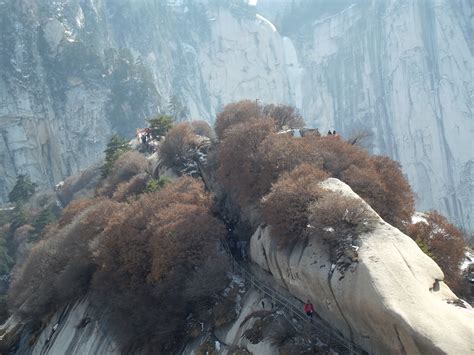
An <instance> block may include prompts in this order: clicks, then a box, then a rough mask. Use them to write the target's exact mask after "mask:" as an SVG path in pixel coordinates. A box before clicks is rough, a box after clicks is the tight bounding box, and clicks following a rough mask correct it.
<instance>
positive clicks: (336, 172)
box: [315, 137, 414, 229]
mask: <svg viewBox="0 0 474 355" xmlns="http://www.w3.org/2000/svg"><path fill="white" fill-rule="evenodd" d="M315 146H316V147H315V149H317V151H318V153H319V154H320V155H321V156H322V159H323V161H324V162H323V169H324V170H325V171H327V172H328V173H329V174H331V176H333V177H336V178H338V179H341V180H342V181H344V182H345V183H347V184H348V185H349V186H350V187H351V188H352V189H353V190H354V191H355V192H356V193H357V194H359V195H360V197H362V198H363V199H364V200H365V201H366V202H368V203H369V204H370V205H371V206H372V208H373V209H374V210H375V211H376V212H377V213H379V215H380V216H381V217H382V218H383V219H384V220H386V221H387V222H388V223H390V224H392V225H394V226H395V227H397V228H400V229H403V228H404V226H405V224H406V222H407V221H409V220H410V218H411V215H412V214H413V211H414V197H413V192H412V191H411V188H410V185H409V184H408V182H407V181H406V180H405V178H404V177H403V174H402V172H401V170H400V165H399V164H398V163H396V162H394V161H393V160H392V159H390V158H388V157H382V156H374V157H370V156H369V154H368V153H367V152H366V151H365V150H362V149H361V148H359V147H357V146H354V145H350V144H348V143H347V142H345V141H343V140H342V139H340V138H339V137H322V138H319V139H317V140H316V143H315Z"/></svg>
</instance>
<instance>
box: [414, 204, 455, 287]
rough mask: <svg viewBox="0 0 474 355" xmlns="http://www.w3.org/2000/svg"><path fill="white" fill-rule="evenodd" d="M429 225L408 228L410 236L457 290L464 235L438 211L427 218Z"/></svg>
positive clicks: (447, 281)
mask: <svg viewBox="0 0 474 355" xmlns="http://www.w3.org/2000/svg"><path fill="white" fill-rule="evenodd" d="M426 221H427V223H424V222H418V223H416V224H412V225H410V226H409V227H408V235H409V236H410V237H411V238H412V239H413V240H415V241H416V242H417V243H418V244H419V245H422V246H424V248H427V249H426V250H423V251H424V252H425V253H427V254H428V255H429V256H431V257H432V258H433V260H434V261H436V263H437V264H438V265H439V267H440V268H441V270H443V272H444V276H445V281H446V283H447V284H448V285H449V286H450V287H452V288H453V289H455V290H457V288H458V286H459V281H460V276H461V271H460V269H459V266H460V263H461V261H462V259H463V257H464V239H463V236H462V233H461V232H460V231H459V229H457V228H456V227H455V226H453V225H452V224H450V223H449V222H448V220H447V219H446V218H445V217H444V216H442V215H441V214H439V213H438V212H436V211H431V212H429V213H428V214H427V216H426Z"/></svg>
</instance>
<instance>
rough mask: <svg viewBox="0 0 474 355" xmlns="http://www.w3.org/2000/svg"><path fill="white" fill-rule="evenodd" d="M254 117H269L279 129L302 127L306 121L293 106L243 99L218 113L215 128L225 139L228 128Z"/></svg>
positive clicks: (217, 133)
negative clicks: (264, 103) (265, 103)
mask: <svg viewBox="0 0 474 355" xmlns="http://www.w3.org/2000/svg"><path fill="white" fill-rule="evenodd" d="M254 118H267V119H270V120H272V121H273V122H274V124H275V129H276V130H277V131H279V130H281V129H288V128H301V127H304V125H305V123H304V120H303V117H301V115H300V113H299V112H298V111H297V110H296V109H295V108H294V107H292V106H286V105H274V104H269V105H265V106H262V105H259V104H258V102H257V101H253V100H242V101H238V102H235V103H231V104H228V105H226V106H225V107H224V109H223V110H222V111H221V112H219V113H218V114H217V117H216V123H215V125H214V130H215V132H216V135H217V138H218V139H219V140H222V139H224V137H225V134H226V133H225V132H226V130H227V129H228V128H229V127H231V126H234V125H238V124H240V123H244V122H247V121H249V120H250V119H254Z"/></svg>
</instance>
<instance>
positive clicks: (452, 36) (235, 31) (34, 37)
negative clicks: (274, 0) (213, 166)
mask: <svg viewBox="0 0 474 355" xmlns="http://www.w3.org/2000/svg"><path fill="white" fill-rule="evenodd" d="M297 3H298V2H297ZM315 3H316V2H315ZM337 3H338V5H337V8H336V9H333V11H332V12H330V13H328V14H325V13H324V12H323V13H320V14H319V15H317V16H314V18H310V20H309V21H308V20H305V21H303V19H301V21H300V20H299V19H296V20H295V21H294V23H295V24H300V23H301V26H299V27H298V29H297V30H296V31H290V32H288V31H284V30H280V29H279V28H278V26H279V22H277V21H276V22H275V24H272V23H271V22H270V21H268V20H267V19H266V18H265V17H264V16H266V14H267V12H268V13H269V16H270V18H271V16H272V15H274V14H275V12H276V11H277V10H278V11H280V12H281V11H283V12H285V11H290V10H291V9H290V8H288V9H286V8H285V7H283V6H282V5H281V4H279V5H278V6H277V5H275V6H277V10H275V11H271V9H272V8H271V6H272V5H271V2H269V4H266V6H265V7H263V8H262V11H263V12H262V13H261V14H260V13H257V12H258V11H260V10H259V7H258V6H257V7H255V6H249V5H248V4H247V3H246V2H244V1H242V2H239V1H229V2H228V3H224V2H214V1H207V0H200V1H171V0H170V1H152V0H143V1H133V0H129V1H111V0H86V1H82V0H81V1H80V0H73V1H65V0H58V1H54V2H53V1H51V2H39V3H35V2H30V1H14V2H12V1H5V0H0V30H1V31H0V48H1V51H0V64H1V65H0V131H1V137H0V156H1V157H2V160H1V161H0V172H1V174H0V199H2V200H5V199H6V196H7V194H8V191H10V189H11V187H12V186H13V184H14V181H15V177H16V175H17V174H19V173H28V174H29V175H30V176H31V178H32V179H33V180H34V181H36V182H38V183H40V184H41V185H42V186H51V185H53V184H55V183H57V182H58V181H59V180H61V179H62V178H63V177H65V176H68V175H70V174H73V173H75V172H76V171H77V170H79V169H81V168H84V167H86V166H89V165H91V164H92V163H95V162H97V161H98V160H100V159H101V157H102V151H103V149H104V146H105V144H106V142H107V140H108V138H109V137H110V135H111V134H112V133H113V132H118V133H120V134H122V135H125V136H132V135H133V133H134V130H135V128H137V127H141V126H143V125H144V120H145V119H146V118H147V117H150V116H152V115H154V114H157V113H158V112H161V113H169V114H173V115H175V116H177V117H178V118H179V119H181V120H185V119H206V120H209V121H211V122H212V121H213V120H214V117H215V113H216V112H218V110H220V109H221V108H222V107H223V106H224V105H225V104H226V103H228V102H231V101H235V100H239V99H243V98H250V99H258V100H259V102H262V103H265V102H276V103H285V104H290V105H295V106H297V107H298V108H299V109H300V110H301V111H302V113H303V115H304V117H305V118H306V120H307V122H308V123H309V124H311V125H312V126H317V127H319V128H320V131H321V132H323V131H325V130H327V129H329V128H331V129H336V130H338V131H340V132H341V133H343V134H345V135H348V134H350V132H351V131H352V130H353V129H368V130H370V131H371V132H373V134H374V136H373V150H374V152H376V153H381V154H389V155H390V156H392V157H393V158H395V159H397V160H398V161H400V162H401V163H402V165H403V168H404V170H405V172H406V174H407V176H408V178H409V179H410V182H411V183H412V185H413V187H414V190H415V192H416V193H417V195H418V208H419V209H429V208H437V209H440V210H441V211H442V212H444V213H446V214H448V215H449V216H450V217H451V220H453V221H455V222H456V223H458V224H460V225H463V226H465V227H466V228H468V229H472V228H473V222H472V215H473V209H474V206H473V202H472V201H473V185H474V184H473V165H474V162H473V160H474V159H473V157H472V153H471V152H472V151H473V149H472V148H473V147H472V143H471V142H472V140H473V129H474V128H473V119H472V101H473V98H472V95H473V94H472V93H473V91H474V90H473V84H472V82H473V81H472V69H473V68H472V47H471V48H470V47H469V44H470V43H472V40H471V41H469V38H471V39H472V29H471V27H472V26H470V19H471V18H472V6H470V4H469V1H457V2H453V1H447V0H438V1H414V0H410V1H408V0H405V1H392V2H390V1H383V2H381V1H373V2H372V1H358V2H355V1H354V3H355V4H351V2H350V1H340V2H337ZM341 4H343V6H341ZM311 13H312V12H309V15H311ZM470 31H471V32H470Z"/></svg>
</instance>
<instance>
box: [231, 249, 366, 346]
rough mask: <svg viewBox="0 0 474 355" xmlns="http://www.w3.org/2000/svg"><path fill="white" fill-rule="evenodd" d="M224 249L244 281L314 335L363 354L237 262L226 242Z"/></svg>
mask: <svg viewBox="0 0 474 355" xmlns="http://www.w3.org/2000/svg"><path fill="white" fill-rule="evenodd" d="M223 246H224V250H225V251H226V253H227V254H228V255H229V259H230V262H231V265H232V269H233V270H234V271H237V272H238V273H239V274H240V275H241V276H242V277H243V278H244V279H245V280H246V281H248V282H249V283H250V284H251V285H252V286H253V287H255V288H256V289H258V290H259V291H260V292H262V293H263V294H265V295H267V296H268V297H270V298H271V299H272V300H274V301H275V302H276V303H278V304H280V305H281V306H282V307H283V308H285V309H286V310H287V311H289V312H290V314H293V315H294V316H296V317H297V318H299V320H300V321H302V322H304V323H305V324H307V325H309V326H310V327H312V328H313V329H314V331H315V332H314V334H315V336H317V337H319V338H326V339H329V341H330V342H331V345H332V347H333V348H335V349H337V350H338V352H339V353H341V351H342V352H344V353H349V354H364V353H365V351H363V350H362V349H360V348H359V347H358V346H357V345H356V344H354V343H353V342H351V341H350V340H348V339H346V338H344V336H342V335H341V334H340V333H339V331H337V330H334V329H333V328H332V327H331V326H330V325H329V324H327V323H326V322H324V321H323V320H322V319H318V318H308V316H307V315H306V314H305V313H304V312H302V311H301V309H300V307H298V306H296V305H295V304H293V303H292V302H291V301H289V300H288V299H287V298H286V297H285V296H284V295H283V294H281V293H280V292H279V291H277V290H275V289H274V288H273V287H271V286H269V285H267V284H266V283H265V282H263V281H261V280H260V279H258V278H257V277H256V276H255V275H254V274H253V273H252V272H251V271H250V270H248V269H247V268H246V267H245V266H244V265H242V264H241V263H239V262H238V261H237V260H236V259H235V258H234V255H233V254H232V252H231V249H230V247H229V245H228V244H227V242H223Z"/></svg>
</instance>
